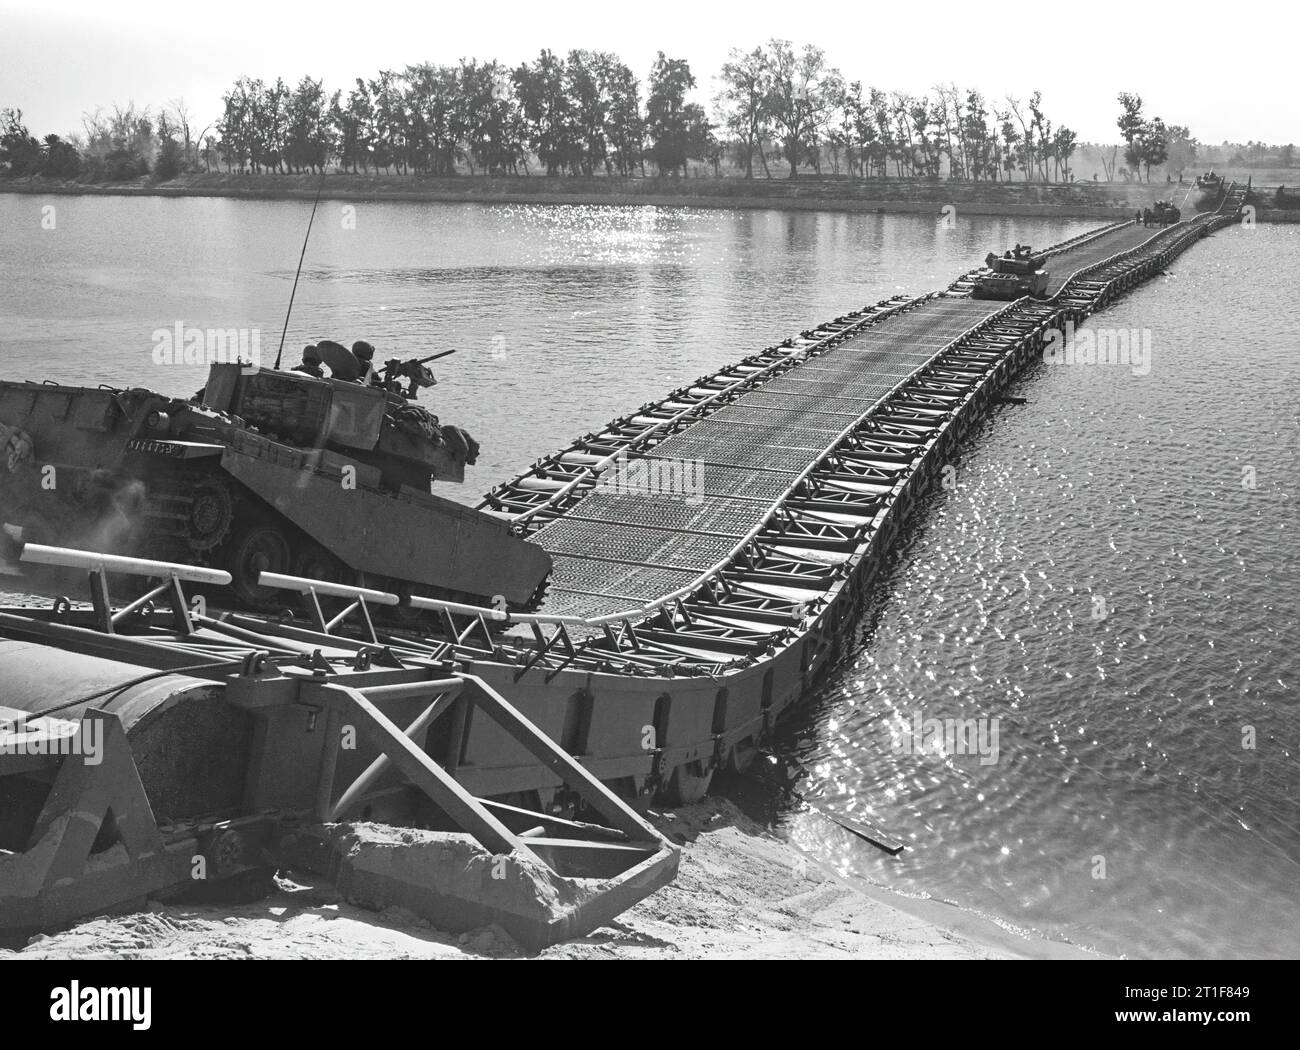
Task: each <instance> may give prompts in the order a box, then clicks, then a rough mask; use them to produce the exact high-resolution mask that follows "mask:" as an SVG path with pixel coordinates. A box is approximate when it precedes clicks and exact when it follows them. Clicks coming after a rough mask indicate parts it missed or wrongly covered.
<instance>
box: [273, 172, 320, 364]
mask: <svg viewBox="0 0 1300 1050" xmlns="http://www.w3.org/2000/svg"><path fill="white" fill-rule="evenodd" d="M324 188H325V169H324V168H322V169H321V173H320V182H319V183H318V184H317V186H316V199H315V200H314V201H312V202H311V218H310V219H308V220H307V236H306V237H304V238H303V239H302V251H301V252H300V253H299V255H298V269H297V270H296V271H295V272H294V275H293V291H291V292H290V293H289V309H288V310H286V311H285V313H284V328H283V329H282V330H281V331H280V349H279V350H277V351H276V352H275V367H276V368H279V367H280V358H281V357H282V356H283V355H284V337H285V336H286V335H287V334H288V332H289V316H290V315H291V314H292V313H293V300H294V296H296V295H297V294H298V278H299V277H301V276H302V261H303V259H305V258H306V257H307V242H308V241H309V240H310V239H311V224H312V223H313V222H315V221H316V205H318V204H320V191H321V190H323V189H324Z"/></svg>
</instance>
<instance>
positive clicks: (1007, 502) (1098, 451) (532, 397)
mask: <svg viewBox="0 0 1300 1050" xmlns="http://www.w3.org/2000/svg"><path fill="white" fill-rule="evenodd" d="M50 209H52V210H50ZM310 210H311V205H310V203H304V202H261V201H234V200H227V199H216V198H214V199H203V198H191V199H180V200H164V199H154V198H111V197H108V198H75V197H57V198H50V199H42V198H39V197H28V196H15V195H0V331H2V332H3V336H2V337H0V375H3V376H4V377H5V378H30V379H54V380H59V381H63V382H74V383H95V382H105V383H111V384H114V385H124V384H131V385H141V386H148V387H152V388H154V389H157V390H160V391H163V392H167V393H174V394H188V393H190V392H192V391H193V390H195V389H197V388H198V387H199V386H201V385H202V383H203V379H204V373H205V369H204V368H203V367H202V366H200V365H197V364H186V363H184V362H183V361H181V362H179V363H163V364H160V363H158V361H157V358H158V357H159V356H161V355H160V354H158V353H156V350H157V348H158V346H159V345H162V344H161V342H160V341H161V340H162V338H163V337H162V336H160V334H159V333H162V332H174V331H175V329H176V326H177V325H178V324H179V325H180V326H181V327H182V330H184V329H186V328H198V329H205V330H206V329H209V328H221V329H239V330H245V331H244V335H245V340H246V345H249V346H251V345H252V338H253V336H254V335H256V339H257V343H256V345H257V346H258V348H259V350H260V354H261V358H262V361H263V363H270V362H271V361H273V360H274V358H275V354H276V348H277V344H278V343H279V340H280V331H281V326H282V324H283V322H284V314H285V308H286V305H287V302H288V298H289V293H290V288H291V286H292V284H293V277H294V268H295V266H296V263H297V260H298V253H299V250H300V248H301V244H302V235H303V231H304V229H305V227H306V223H307V218H308V215H309V213H310ZM955 218H956V222H955V225H952V226H951V227H948V226H945V224H944V223H943V222H942V221H941V219H940V218H939V216H935V217H934V218H928V217H915V216H898V215H888V216H887V215H874V214H873V215H848V214H838V213H829V212H799V213H788V214H787V213H781V212H775V211H734V212H733V211H705V210H694V209H661V208H608V207H584V206H573V207H539V206H524V205H462V204H456V205H451V204H445V205H444V204H415V203H373V204H372V203H364V202H362V203H354V204H351V205H345V204H341V203H339V202H336V201H329V200H324V201H322V202H321V204H320V208H319V211H318V213H317V216H316V222H315V228H314V231H313V233H312V237H311V241H310V244H309V246H308V251H307V255H306V262H305V265H304V269H303V274H302V280H301V283H300V284H299V287H298V292H297V304H296V306H295V308H294V312H293V316H292V319H291V321H290V324H289V328H288V333H287V337H286V340H285V363H286V364H291V363H294V362H296V360H297V355H298V353H299V352H300V351H301V348H302V346H303V344H305V343H307V342H315V341H316V340H317V339H320V338H333V339H335V340H337V341H339V342H343V343H349V344H350V343H351V342H352V341H353V340H355V339H361V338H365V339H368V340H370V341H371V342H372V343H374V344H375V346H376V347H377V348H378V356H379V357H381V358H387V357H410V356H417V355H421V356H422V355H425V354H431V353H437V352H440V351H442V350H447V349H455V350H456V354H455V355H454V356H451V357H449V358H446V359H444V360H443V361H440V362H438V363H437V364H436V365H435V366H434V367H435V370H436V372H437V375H438V377H439V385H438V386H437V387H436V388H435V389H434V390H433V391H430V392H428V393H431V394H432V398H429V397H428V394H426V403H427V404H429V405H430V407H432V408H433V410H434V411H436V412H437V413H438V414H439V415H440V416H441V417H442V419H443V421H444V422H454V423H457V424H459V425H461V426H464V427H466V428H467V429H469V430H470V431H471V432H472V433H473V434H474V435H475V437H476V438H477V439H478V440H479V441H480V442H481V443H482V445H483V450H484V451H483V454H482V456H481V457H480V459H479V463H478V465H477V467H475V468H472V469H471V472H470V478H469V483H468V484H467V485H466V486H465V487H464V488H463V489H460V490H459V491H457V490H451V489H449V490H447V491H446V493H445V494H446V495H449V496H452V497H453V498H458V499H462V500H464V501H465V502H474V501H475V500H476V499H477V497H478V496H479V495H480V494H481V493H482V492H484V491H486V489H487V488H489V487H490V486H491V485H493V484H495V483H496V482H498V481H502V480H505V479H507V478H509V477H512V476H513V475H514V474H516V473H517V472H518V471H519V470H520V469H522V468H523V467H524V466H526V465H527V464H529V463H531V462H532V461H533V460H534V459H536V458H537V457H539V456H541V455H544V454H545V453H548V452H550V451H552V450H554V449H555V448H557V447H560V446H562V445H564V444H566V443H567V442H568V441H570V440H571V439H572V438H573V437H574V436H576V435H578V434H580V433H583V432H586V431H588V430H591V429H594V428H596V427H598V426H600V425H601V424H603V423H604V422H606V421H607V420H608V419H610V418H612V417H614V416H616V415H621V414H623V413H625V412H627V411H629V410H631V409H633V408H635V407H637V406H638V405H640V404H642V403H643V402H645V401H649V400H652V399H657V398H659V397H661V396H662V395H663V394H664V393H665V392H666V391H667V390H669V389H671V388H672V387H675V386H678V385H680V384H681V383H683V382H685V381H686V380H689V379H692V378H694V377H696V376H699V375H701V374H704V373H706V372H710V371H713V370H715V369H717V368H719V367H721V366H722V365H724V364H726V363H728V362H729V361H732V360H734V359H736V358H738V357H740V356H742V355H743V354H745V353H748V352H750V351H752V350H756V349H760V348H761V347H763V346H765V345H768V344H770V343H773V342H777V341H779V340H781V339H783V338H785V337H786V336H789V335H792V334H795V333H797V332H798V331H800V330H802V329H805V328H809V327H811V326H812V325H814V324H815V323H817V322H818V321H822V320H825V319H827V318H830V317H834V316H836V315H838V314H841V313H844V312H845V311H847V310H849V309H853V308H857V307H860V306H863V305H865V304H867V303H871V302H875V301H877V300H879V299H882V298H885V297H887V296H890V295H893V294H895V293H898V292H910V293H920V292H924V291H928V290H930V289H933V288H937V287H941V286H942V285H944V284H946V283H947V282H948V281H949V280H951V279H952V277H954V276H955V275H956V274H958V273H960V272H962V271H964V270H966V269H968V268H969V267H970V266H972V265H974V264H975V263H976V262H977V261H978V260H979V259H980V258H982V257H983V255H984V253H985V252H986V251H988V250H989V248H990V247H1001V246H1003V245H1006V244H1010V243H1013V242H1016V241H1021V242H1030V243H1033V244H1035V245H1038V244H1048V243H1052V242H1055V241H1059V240H1062V239H1063V238H1065V237H1069V236H1072V235H1074V234H1076V233H1079V232H1082V231H1083V230H1085V229H1088V228H1090V227H1091V226H1093V225H1095V224H1094V223H1088V222H1082V221H1076V220H1059V221H1053V220H1011V219H989V218H976V217H967V216H962V215H960V214H957V215H956V217H955ZM1298 286H1300V229H1297V228H1295V227H1267V226H1266V227H1261V228H1259V229H1256V230H1240V229H1235V228H1234V229H1229V230H1226V231H1224V232H1222V233H1219V234H1217V235H1216V236H1215V237H1214V239H1213V241H1212V242H1211V243H1209V244H1206V245H1201V246H1197V247H1195V248H1194V249H1192V250H1191V251H1189V252H1188V253H1187V254H1185V255H1183V256H1182V257H1180V258H1179V259H1178V260H1176V261H1175V263H1174V264H1173V267H1172V274H1171V275H1169V276H1167V277H1164V278H1161V279H1159V280H1157V281H1156V282H1153V283H1152V284H1151V285H1148V286H1146V287H1145V288H1143V289H1140V290H1139V291H1138V292H1136V293H1135V294H1134V295H1132V296H1130V297H1128V298H1126V299H1125V300H1123V301H1121V302H1120V303H1118V304H1117V305H1116V306H1114V307H1112V308H1111V309H1109V310H1106V311H1104V312H1102V313H1100V314H1098V315H1096V316H1095V317H1094V318H1093V320H1092V322H1091V326H1092V327H1093V328H1107V329H1123V330H1125V331H1126V332H1132V331H1134V330H1135V331H1136V332H1137V333H1138V334H1137V336H1136V337H1135V338H1137V339H1138V340H1139V341H1140V342H1141V343H1142V344H1143V345H1144V346H1149V347H1150V359H1149V368H1139V369H1137V372H1138V373H1139V374H1135V370H1134V369H1133V368H1132V367H1124V366H1116V365H1110V366H1104V365H1087V364H1084V363H1076V364H1072V365H1052V366H1049V365H1041V366H1038V367H1037V368H1036V369H1035V370H1034V372H1033V373H1031V374H1030V375H1029V376H1028V377H1026V379H1025V380H1024V381H1023V382H1022V384H1021V387H1020V389H1019V390H1017V391H1016V393H1018V394H1020V395H1021V396H1024V397H1026V398H1028V403H1027V404H1024V405H1011V406H1007V407H1005V408H1004V409H1002V410H1000V411H999V412H998V414H997V415H996V416H995V417H994V418H993V419H991V420H990V421H989V422H988V423H987V424H986V425H985V426H984V427H983V428H982V430H981V431H980V433H979V436H978V438H977V440H975V441H974V442H972V443H971V444H970V445H969V446H968V448H967V450H966V451H965V452H964V453H963V455H962V457H961V459H960V460H959V461H957V462H955V463H954V464H953V465H952V466H953V470H952V471H950V472H949V473H948V480H949V484H948V486H947V489H946V490H945V491H942V492H940V493H938V494H936V495H935V496H934V497H933V498H932V499H931V500H930V501H929V504H928V506H927V510H926V512H925V513H924V514H923V515H922V516H921V517H920V518H919V519H918V522H917V524H916V526H915V527H914V528H913V529H911V530H910V533H909V541H908V543H907V544H906V545H905V547H904V548H903V549H901V550H900V551H899V554H898V557H897V558H896V559H895V561H894V562H893V563H892V564H891V566H890V568H889V572H888V574H887V576H885V577H883V578H882V580H881V587H880V596H879V598H878V600H877V601H876V603H875V606H874V609H873V614H872V615H871V616H870V617H869V618H868V620H867V622H865V623H864V625H863V628H862V631H861V633H860V638H859V639H858V642H857V644H856V645H855V646H854V648H853V649H852V651H851V652H850V653H849V654H848V657H847V659H846V661H845V663H844V664H843V665H842V666H841V667H840V668H838V669H836V670H835V671H834V672H833V673H832V674H831V675H830V677H829V678H828V680H827V681H826V683H825V685H824V687H823V688H822V689H821V690H820V691H819V693H818V695H817V696H816V697H815V698H814V702H813V703H812V704H810V705H809V706H808V707H807V708H806V710H805V711H804V712H802V713H801V714H800V715H799V716H798V719H797V721H795V722H794V723H793V724H792V725H791V726H790V727H789V728H788V729H787V731H786V732H785V733H784V735H783V740H782V748H783V750H784V752H785V753H786V754H787V755H789V756H790V757H791V759H792V760H795V761H797V762H798V763H799V764H800V768H801V769H802V770H803V772H802V774H801V777H800V781H799V783H798V787H799V790H800V791H801V792H803V793H805V794H808V795H810V796H811V797H814V798H816V799H818V800H819V804H820V805H821V806H822V807H823V808H825V809H827V810H831V811H835V812H839V813H843V814H844V815H846V816H848V817H851V818H852V817H855V816H856V817H863V818H866V819H869V820H871V821H873V822H875V823H877V824H879V825H880V826H882V827H884V828H886V829H887V830H889V831H890V832H891V833H893V834H895V835H897V836H899V837H901V838H902V839H903V840H904V841H906V842H907V843H908V847H909V848H908V849H907V850H906V851H905V852H904V853H903V854H902V855H901V856H900V857H899V858H896V859H891V858H887V857H885V856H884V855H882V854H879V853H877V852H875V851H874V850H872V849H871V847H869V846H866V845H864V844H863V843H862V842H861V841H860V840H858V839H855V838H853V837H852V836H849V835H847V834H846V833H844V832H842V831H839V830H838V829H836V828H835V826H834V825H832V824H829V823H828V822H827V821H825V820H823V819H822V818H821V817H819V816H817V815H815V814H811V813H809V812H808V811H806V810H802V809H799V808H797V807H796V808H790V809H786V810H783V811H782V813H781V815H780V817H779V819H780V821H781V822H782V824H784V825H785V826H786V827H787V828H788V830H789V831H790V833H791V834H792V835H793V837H795V839H796V840H797V841H799V842H800V843H801V844H803V845H805V846H806V847H808V848H809V849H812V850H814V851H816V852H818V853H819V854H820V855H822V856H823V857H825V858H826V859H827V860H828V861H829V862H831V863H833V864H834V865H835V866H837V867H838V868H839V869H840V870H841V871H843V872H844V873H845V874H846V875H849V876H853V877H858V878H864V879H868V880H870V881H872V882H876V883H878V884H881V885H886V886H890V887H892V888H894V889H897V890H900V891H902V892H905V893H909V894H915V895H928V896H933V897H935V898H939V899H943V900H948V901H952V902H953V903H955V904H957V905H959V906H961V907H963V908H967V909H971V910H974V911H978V912H982V913H984V914H987V915H990V916H993V917H995V918H996V919H998V920H1000V921H1002V922H1005V923H1007V924H1009V925H1012V926H1015V927H1018V928H1022V929H1026V930H1030V931H1034V932H1037V933H1039V934H1042V935H1045V936H1048V937H1052V938H1057V939H1063V940H1069V941H1072V942H1075V943H1078V944H1082V945H1087V946H1090V947H1094V948H1097V949H1099V950H1101V951H1105V952H1110V953H1114V954H1127V955H1132V956H1197V957H1204V956H1220V955H1247V956H1253V955H1278V956H1285V955H1290V956H1294V955H1296V954H1300V922H1297V915H1298V914H1300V889H1298V887H1300V879H1298V878H1297V876H1298V875H1300V870H1298V869H1300V812H1298V811H1297V794H1298V792H1300V775H1297V774H1298V773H1300V770H1298V768H1297V763H1298V762H1300V755H1298V754H1297V746H1298V745H1300V741H1298V740H1297V730H1298V729H1300V709H1298V707H1297V695H1298V691H1300V674H1297V664H1298V661H1300V657H1297V655H1296V654H1297V652H1298V651H1300V631H1298V630H1297V625H1296V615H1295V608H1294V600H1295V595H1296V594H1297V593H1300V554H1298V553H1297V552H1298V550H1300V548H1298V547H1297V543H1296V533H1297V530H1300V514H1297V510H1296V507H1297V497H1298V495H1300V494H1298V493H1297V477H1296V468H1297V461H1298V460H1300V418H1298V416H1297V403H1296V395H1297V392H1298V391H1300V347H1297V344H1296V338H1295V336H1294V334H1293V333H1294V331H1295V330H1296V327H1297V321H1300V318H1298V317H1297V306H1296V300H1295V297H1294V289H1295V288H1296V287H1298ZM958 719H959V720H963V721H964V720H972V721H971V722H970V724H971V725H972V726H978V727H979V729H980V730H982V731H983V734H984V735H983V737H982V738H981V739H982V742H983V743H984V744H986V745H992V744H995V745H996V749H994V748H993V747H988V746H986V747H985V749H984V750H985V752H986V754H984V755H979V754H962V753H959V752H960V751H962V750H963V749H962V748H961V747H960V746H959V742H958V741H954V740H953V739H951V738H950V740H949V743H950V744H957V745H958V746H950V747H949V748H948V749H947V753H935V751H934V749H933V748H928V747H925V746H912V747H909V735H910V734H911V731H912V730H913V729H919V730H924V729H925V727H927V726H940V727H942V726H945V725H947V724H949V723H946V722H945V721H944V720H958ZM995 719H996V722H995V721H994V720H995ZM927 739H928V738H927ZM914 743H916V744H917V745H923V744H924V740H916V741H914ZM994 750H996V761H993V760H992V759H993V758H994V757H995V756H994ZM982 759H983V761H982Z"/></svg>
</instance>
